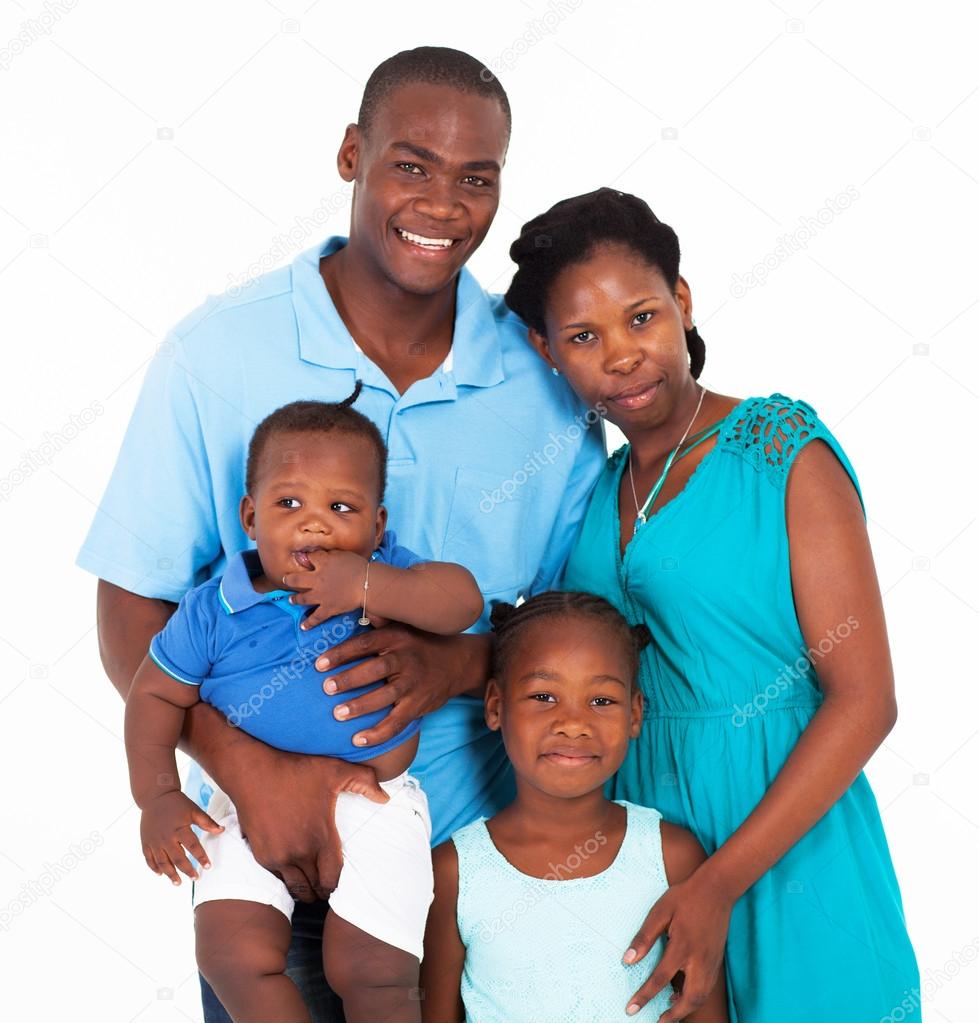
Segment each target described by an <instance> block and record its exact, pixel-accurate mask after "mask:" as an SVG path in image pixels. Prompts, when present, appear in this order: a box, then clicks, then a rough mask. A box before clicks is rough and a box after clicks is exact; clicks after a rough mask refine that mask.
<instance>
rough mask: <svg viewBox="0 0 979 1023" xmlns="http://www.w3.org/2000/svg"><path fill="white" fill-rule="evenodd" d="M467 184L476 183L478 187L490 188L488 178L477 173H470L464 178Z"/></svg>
mask: <svg viewBox="0 0 979 1023" xmlns="http://www.w3.org/2000/svg"><path fill="white" fill-rule="evenodd" d="M462 180H463V181H465V182H466V184H467V185H476V186H477V188H488V187H489V182H488V181H487V180H486V178H480V177H477V176H476V175H475V174H470V175H468V176H467V177H465V178H463V179H462Z"/></svg>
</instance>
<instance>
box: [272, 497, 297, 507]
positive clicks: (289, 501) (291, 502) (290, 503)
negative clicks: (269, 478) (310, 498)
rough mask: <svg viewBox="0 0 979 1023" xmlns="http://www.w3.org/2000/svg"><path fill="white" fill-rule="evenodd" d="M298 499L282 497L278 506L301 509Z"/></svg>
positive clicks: (277, 502)
mask: <svg viewBox="0 0 979 1023" xmlns="http://www.w3.org/2000/svg"><path fill="white" fill-rule="evenodd" d="M299 503H300V502H299V498H298V497H280V498H279V500H278V501H276V504H279V505H281V506H282V507H283V508H298V507H299Z"/></svg>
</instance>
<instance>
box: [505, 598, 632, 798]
mask: <svg viewBox="0 0 979 1023" xmlns="http://www.w3.org/2000/svg"><path fill="white" fill-rule="evenodd" d="M555 624H556V622H555V619H554V618H552V617H548V618H546V619H544V620H542V621H540V622H539V623H537V624H533V625H529V626H528V627H527V628H526V631H524V632H523V633H522V635H521V638H520V647H519V649H518V650H515V651H514V652H513V655H512V657H511V658H510V664H509V667H508V668H507V674H506V677H505V678H502V679H491V680H490V681H489V684H488V687H487V691H486V723H487V724H488V725H489V727H490V728H492V729H493V730H494V731H495V730H496V729H502V732H503V742H504V745H505V746H506V750H507V753H508V755H509V757H510V760H511V761H512V763H513V766H514V770H515V771H516V774H517V778H518V779H520V781H521V783H522V784H529V785H531V786H533V787H534V788H536V789H538V790H539V791H541V792H544V793H546V794H547V795H550V796H555V797H558V798H561V799H571V798H574V797H576V796H582V795H585V794H587V793H589V792H593V791H594V790H595V789H598V788H600V787H601V786H602V785H604V783H605V781H606V780H607V779H608V778H610V777H611V776H612V775H613V774H614V773H615V772H616V771H617V770H618V769H619V767H620V766H621V764H622V761H623V760H624V759H625V755H626V751H627V749H628V746H629V740H630V739H634V738H635V737H636V736H637V735H638V734H639V729H640V727H641V725H642V695H641V693H640V691H639V689H638V687H637V686H636V685H635V684H634V681H633V679H632V677H631V674H630V667H631V666H630V662H629V656H628V652H627V650H626V649H624V646H623V642H622V638H621V635H619V634H616V633H615V632H614V631H613V630H612V629H610V628H609V627H608V626H607V625H603V624H601V623H600V622H596V620H595V619H594V618H591V617H584V616H575V617H571V618H565V619H563V620H562V621H561V627H560V628H557V629H556V628H555Z"/></svg>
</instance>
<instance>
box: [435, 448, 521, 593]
mask: <svg viewBox="0 0 979 1023" xmlns="http://www.w3.org/2000/svg"><path fill="white" fill-rule="evenodd" d="M535 495H536V486H535V484H534V482H533V481H532V480H530V479H528V478H527V475H526V473H525V472H523V470H521V471H520V472H518V473H514V474H513V475H511V476H508V477H501V476H499V475H497V474H496V473H492V472H485V471H483V470H481V469H466V468H462V467H460V468H459V469H457V470H456V478H455V488H454V490H453V493H452V505H451V507H450V509H449V518H448V526H447V527H446V530H445V539H444V540H443V543H442V560H443V561H454V562H456V563H457V564H460V565H464V566H465V567H466V568H468V569H469V571H470V572H472V574H473V575H474V576H475V577H476V582H477V583H478V584H479V588H480V589H481V590H482V591H483V593H484V594H485V595H489V594H493V593H502V592H509V591H513V594H512V595H513V596H514V597H515V596H516V593H517V591H518V590H519V589H520V588H521V587H522V586H524V585H525V584H527V583H529V582H530V576H531V575H532V574H533V573H532V572H531V568H532V566H530V565H529V564H528V561H529V558H528V549H529V543H528V540H529V537H528V531H529V530H530V529H531V525H532V519H531V515H532V510H533V507H534V497H535Z"/></svg>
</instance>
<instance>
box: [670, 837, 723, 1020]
mask: <svg viewBox="0 0 979 1023" xmlns="http://www.w3.org/2000/svg"><path fill="white" fill-rule="evenodd" d="M660 834H661V836H662V840H663V865H664V866H665V867H666V880H667V881H669V883H670V887H672V886H673V885H675V884H680V882H681V881H686V880H687V878H688V877H690V875H691V874H693V873H694V871H695V870H697V869H698V868H699V867H700V866H701V864H703V863H704V861H705V860H706V859H707V853H706V852H704V847H703V846H702V845H701V844H700V842H698V841H697V838H696V836H695V835H694V834H693V833H692V832H690V831H687V829H686V828H681V827H678V826H677V825H676V824H670V823H669V822H667V821H663V822H662V823H661V824H660ZM683 980H684V978H683V976H682V974H681V975H680V977H679V981H678V979H677V978H676V977H674V978H673V982H672V983H673V987H674V988H675V990H676V992H677V996H680V995H682V993H683ZM728 1020H729V1017H728V1013H727V987H726V983H725V979H724V971H723V970H719V971H718V974H717V981H716V982H715V984H714V987H713V988H712V989H711V991H710V994H709V995H708V996H707V999H706V1001H705V1002H704V1003H703V1004H702V1005H701V1007H700V1008H699V1009H697V1010H696V1011H695V1012H692V1013H691V1014H690V1015H689V1016H687V1017H686V1023H728Z"/></svg>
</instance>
